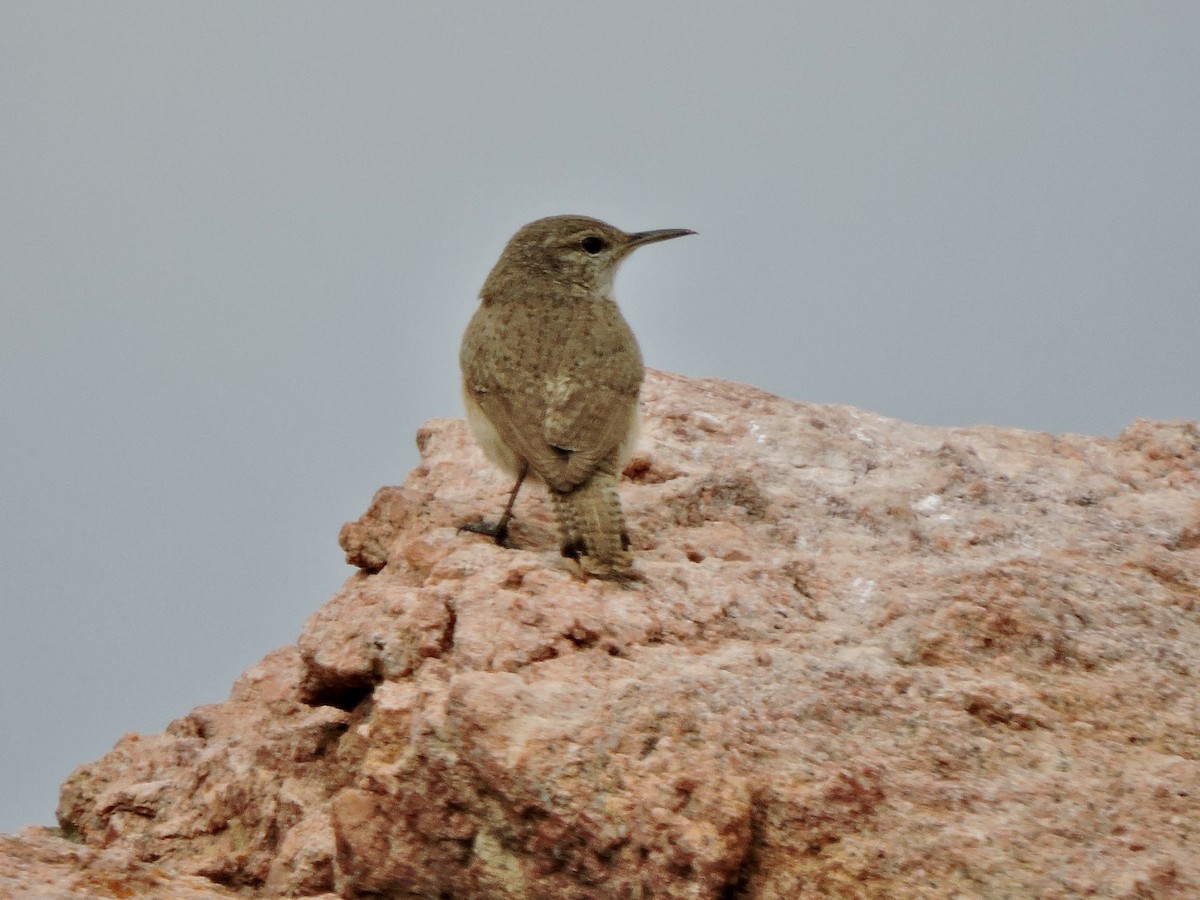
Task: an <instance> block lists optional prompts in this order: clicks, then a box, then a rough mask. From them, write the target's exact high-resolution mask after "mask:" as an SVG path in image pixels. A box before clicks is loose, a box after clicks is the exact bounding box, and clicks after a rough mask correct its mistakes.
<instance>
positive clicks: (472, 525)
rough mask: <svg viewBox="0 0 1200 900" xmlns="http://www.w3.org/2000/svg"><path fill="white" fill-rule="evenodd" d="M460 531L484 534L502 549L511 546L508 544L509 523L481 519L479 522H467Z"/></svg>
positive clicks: (460, 527) (459, 528) (459, 527)
mask: <svg viewBox="0 0 1200 900" xmlns="http://www.w3.org/2000/svg"><path fill="white" fill-rule="evenodd" d="M458 530H459V531H469V532H471V534H482V535H485V536H486V537H490V538H491V539H492V540H494V541H495V542H496V544H497V545H498V546H500V547H508V546H510V545H509V543H508V522H506V521H504V520H503V519H502V520H500V521H499V522H488V521H486V520H484V519H480V520H479V521H478V522H467V523H465V524H463V525H459V526H458Z"/></svg>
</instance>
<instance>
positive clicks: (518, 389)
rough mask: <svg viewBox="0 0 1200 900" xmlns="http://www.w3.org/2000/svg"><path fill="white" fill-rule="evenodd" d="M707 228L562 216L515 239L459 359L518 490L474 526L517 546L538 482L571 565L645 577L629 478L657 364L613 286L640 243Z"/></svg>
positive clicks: (468, 403) (472, 405) (619, 577)
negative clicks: (649, 366)
mask: <svg viewBox="0 0 1200 900" xmlns="http://www.w3.org/2000/svg"><path fill="white" fill-rule="evenodd" d="M695 233H696V232H694V231H692V230H690V229H687V228H661V229H657V230H654V231H637V232H625V231H622V230H621V229H619V228H616V227H614V226H612V225H609V224H607V223H606V222H602V221H600V220H599V219H594V218H591V217H589V216H580V215H562V216H549V217H547V218H543V219H538V220H537V221H535V222H530V223H529V224H528V225H525V226H524V227H522V228H520V229H519V230H518V231H517V232H516V234H514V235H513V236H512V237H511V238H510V239H509V241H508V243H507V244H506V245H505V247H504V250H503V252H502V253H501V254H500V258H499V260H497V262H496V264H495V266H494V267H493V268H492V270H491V272H490V273H489V274H488V276H487V279H486V280H485V281H484V284H483V288H482V290H481V291H480V293H479V301H480V302H479V306H478V308H477V309H476V310H475V313H474V315H473V316H472V317H471V320H470V323H469V324H468V325H467V329H466V332H465V333H464V334H463V340H462V346H461V349H460V352H459V364H460V366H461V369H462V377H463V383H462V389H463V402H464V405H465V407H466V411H467V422H468V424H469V426H470V428H471V431H472V432H473V434H474V436H475V439H476V440H477V441H478V443H479V444H480V446H481V447H482V448H483V451H484V453H485V455H486V456H487V457H488V458H489V459H490V460H491V462H492V463H494V464H495V465H496V466H498V467H499V468H500V469H501V470H502V471H504V472H506V473H507V474H508V475H510V476H511V477H512V478H513V479H514V484H513V487H512V490H511V491H510V493H509V496H508V502H507V504H506V505H505V507H504V512H503V513H502V514H501V516H500V519H499V520H498V521H497V522H495V523H489V522H486V521H480V522H472V523H468V524H466V525H464V526H462V528H463V530H466V531H471V532H475V533H478V534H484V535H488V536H490V537H492V538H494V539H495V541H496V543H497V544H500V545H501V546H507V539H508V526H509V522H510V520H511V518H512V510H513V504H514V503H515V502H516V499H517V494H518V492H519V491H520V490H521V485H522V483H523V482H524V481H525V479H526V478H528V477H530V476H533V477H534V478H536V479H537V480H539V481H541V482H542V483H543V484H544V485H545V487H546V489H547V491H548V492H549V495H550V499H551V504H552V507H553V509H554V512H555V517H556V519H557V521H558V529H559V535H560V539H561V541H560V549H561V551H562V554H563V556H565V557H569V558H571V559H573V560H574V561H575V562H576V563H577V564H578V566H579V569H580V571H581V573H582V574H583V576H584V577H585V578H586V577H589V576H591V577H597V578H602V579H611V580H616V581H632V580H637V579H638V577H639V576H638V575H637V574H636V573H635V571H634V569H633V559H632V554H631V553H630V552H629V547H630V542H629V535H628V533H627V532H626V529H625V520H624V515H623V513H622V510H621V501H620V497H619V495H618V492H617V483H618V479H619V477H620V474H621V471H622V469H623V468H624V466H625V463H626V462H627V461H628V459H629V456H630V455H631V453H632V452H633V444H634V441H635V440H636V438H637V433H638V427H639V424H640V413H639V407H638V398H639V394H640V392H641V386H642V380H643V378H644V376H645V368H644V366H643V363H642V354H641V350H640V348H639V347H638V342H637V339H636V338H635V337H634V335H633V331H632V330H631V329H630V327H629V324H628V323H627V322H626V321H625V318H624V317H623V316H622V315H621V311H620V309H619V308H618V307H617V304H616V301H615V299H614V298H613V279H614V277H615V276H616V272H617V269H618V267H619V266H620V264H621V262H622V261H623V260H624V259H625V258H626V257H628V256H629V254H630V253H632V252H633V251H634V250H636V249H637V248H639V247H644V246H646V245H647V244H654V243H658V242H659V241H666V240H671V239H673V238H678V237H683V236H685V235H690V234H695Z"/></svg>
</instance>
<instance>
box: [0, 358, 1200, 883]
mask: <svg viewBox="0 0 1200 900" xmlns="http://www.w3.org/2000/svg"><path fill="white" fill-rule="evenodd" d="M644 408H645V414H646V415H645V418H646V425H645V429H644V433H643V437H642V441H641V444H640V450H639V452H638V454H637V455H636V456H635V457H634V459H633V461H632V462H631V463H630V465H629V467H628V468H627V469H626V473H625V480H624V483H623V484H622V496H623V500H624V506H625V510H626V514H627V517H628V520H629V530H630V535H631V538H632V540H633V548H634V551H635V555H636V560H637V567H638V569H639V570H640V572H641V573H642V575H643V576H644V582H643V583H641V584H639V585H635V586H633V587H624V586H621V585H619V584H612V583H607V582H599V581H582V580H580V579H578V578H577V577H576V576H575V575H574V574H573V573H572V571H571V569H570V563H569V561H567V560H563V559H562V558H561V557H560V556H559V555H558V554H557V552H556V546H557V535H556V531H555V525H554V521H553V518H552V514H551V510H550V508H549V503H548V500H547V498H546V496H545V494H544V492H543V491H542V490H541V489H540V488H539V487H533V488H532V489H529V490H527V491H526V492H525V493H524V494H523V495H522V497H521V499H520V501H519V502H518V505H517V510H516V514H517V518H516V520H515V522H514V524H513V529H512V540H513V543H514V544H515V546H516V547H517V549H503V548H499V547H496V546H495V545H493V544H491V543H490V542H489V541H488V540H487V539H485V538H481V537H478V536H475V535H470V534H460V533H458V532H457V530H456V526H458V525H459V524H462V523H464V522H467V521H470V520H472V519H477V518H478V517H479V516H480V515H481V514H485V515H488V516H492V517H494V516H496V515H497V514H498V513H499V511H500V509H501V508H502V506H503V503H504V500H505V496H506V491H507V489H508V487H509V485H508V484H507V482H506V481H505V479H504V478H503V476H501V475H500V474H499V473H496V472H493V471H491V470H490V469H489V468H488V466H487V464H486V463H485V462H484V460H483V457H482V455H481V454H480V453H479V451H478V450H477V449H476V448H475V447H474V446H473V445H472V444H471V442H470V440H469V438H468V437H467V433H466V429H465V426H464V424H463V423H462V422H461V421H459V420H442V421H435V422H431V423H429V424H428V425H426V426H425V427H424V428H422V429H421V431H420V433H419V435H418V445H419V447H420V450H421V456H422V461H421V464H420V465H419V466H418V468H417V469H415V470H414V471H413V473H412V474H411V475H410V476H409V477H408V479H407V480H406V481H405V483H404V484H403V485H402V486H400V487H389V488H384V489H382V490H380V491H379V493H378V494H377V495H376V497H375V499H374V502H373V503H372V505H371V508H370V509H369V510H368V512H367V513H366V514H365V515H364V516H363V518H362V519H360V520H359V521H357V522H354V523H350V524H348V525H346V526H345V528H344V529H343V531H342V545H343V547H344V548H345V549H346V551H347V558H348V559H349V560H350V562H352V563H353V564H354V565H356V566H357V567H358V568H359V571H358V572H357V573H356V574H354V575H352V576H351V577H350V578H349V580H348V581H347V582H346V585H345V587H344V588H343V590H342V591H341V592H340V593H339V594H337V595H336V596H335V597H334V598H333V599H332V600H331V601H330V602H329V603H328V604H326V605H325V606H324V607H323V608H322V609H320V610H318V611H317V612H316V613H315V614H314V615H313V616H312V617H311V618H310V619H309V621H308V622H307V624H306V625H305V627H304V631H303V634H302V635H301V637H300V639H299V642H298V643H297V645H296V646H293V647H287V648H284V649H281V650H279V651H276V652H275V653H273V654H271V655H269V656H268V657H266V658H265V659H264V660H263V661H262V662H261V663H259V664H258V665H256V666H254V667H253V668H251V669H250V670H249V671H247V672H246V673H245V674H244V675H243V676H242V677H241V678H240V679H239V680H238V682H237V684H236V685H235V686H234V689H233V692H232V695H231V696H230V698H229V699H228V700H227V701H225V702H224V703H219V704H215V705H212V706H206V707H201V708H199V709H197V710H195V711H193V712H192V713H190V714H189V715H187V716H185V717H183V718H181V719H179V720H177V721H176V722H174V723H173V724H172V725H171V726H170V727H169V728H168V729H167V731H166V733H165V734H159V735H151V736H145V735H128V736H126V737H125V738H123V739H122V740H121V741H120V742H119V743H118V744H117V746H116V747H115V748H114V749H113V750H112V751H111V752H110V753H109V754H108V755H107V756H105V757H104V758H102V759H101V760H99V761H98V762H95V763H91V764H88V765H84V766H82V767H80V768H79V769H78V770H76V772H75V773H73V774H72V775H71V777H70V778H69V780H68V781H67V782H66V784H65V785H64V786H63V790H62V801H61V805H60V807H59V819H60V822H61V824H62V826H63V831H64V834H66V835H67V836H68V837H73V838H75V839H77V840H78V841H80V842H82V844H83V846H79V845H78V844H74V845H72V844H69V843H67V842H65V841H58V842H57V843H54V841H55V839H54V838H52V837H51V836H50V835H49V834H48V833H41V832H34V831H28V830H27V832H26V833H23V834H24V835H25V836H24V837H17V838H14V839H9V843H10V844H12V845H16V849H13V847H9V848H7V849H6V847H5V845H0V854H7V858H9V860H10V861H9V864H8V865H7V868H6V867H5V864H4V863H3V861H2V860H3V857H0V887H3V886H4V884H5V882H4V878H6V877H8V878H10V879H16V880H15V881H13V882H12V883H13V884H17V883H18V881H19V878H17V876H13V875H10V874H8V873H10V872H12V871H14V870H13V865H12V863H11V858H12V855H13V854H14V853H17V852H19V850H20V847H21V846H24V847H25V849H26V851H27V852H33V851H32V850H30V848H31V847H32V846H33V844H34V843H36V842H37V841H41V842H43V843H44V844H46V846H45V847H43V850H42V852H44V853H46V854H50V855H54V854H55V853H57V854H60V855H62V854H67V855H69V854H70V853H71V852H75V853H76V854H78V855H79V857H80V858H81V859H82V858H84V857H85V856H86V855H87V854H90V857H88V858H90V859H92V860H93V862H94V861H95V860H107V861H109V862H108V863H106V864H109V865H118V863H113V862H111V860H114V859H117V860H118V861H119V860H126V861H130V862H128V863H127V864H128V865H133V862H132V861H141V862H142V863H143V864H145V865H147V866H152V867H156V868H154V869H153V871H156V872H161V873H167V872H170V873H178V875H177V876H172V877H178V878H181V879H183V878H187V877H191V878H192V880H190V881H187V882H186V883H185V882H184V881H180V882H179V888H178V892H175V890H174V888H171V889H170V890H167V889H166V888H163V887H161V886H160V887H159V888H158V891H159V892H158V893H153V892H148V893H145V896H163V897H192V896H197V897H199V896H208V895H206V894H203V893H202V892H201V890H200V889H199V888H196V887H195V885H196V884H197V881H196V880H195V878H194V876H203V877H204V878H207V879H210V880H211V881H210V883H214V887H213V889H212V895H213V896H224V895H227V894H232V893H239V894H241V895H243V896H280V895H285V896H317V895H321V894H325V893H331V894H336V895H337V896H340V897H345V898H352V897H409V896H412V897H431V898H593V897H594V898H714V900H718V898H726V900H727V898H777V900H785V898H786V900H792V898H818V897H880V898H883V897H886V898H936V897H960V898H971V897H984V898H999V897H1013V898H1017V897H1022V898H1024V897H1038V898H1057V897H1062V898H1066V897H1088V896H1096V897H1200V849H1198V848H1200V690H1197V679H1198V677H1200V429H1198V428H1197V426H1196V424H1195V423H1192V422H1182V421H1180V422H1148V421H1139V422H1137V423H1135V424H1134V425H1132V426H1131V427H1129V428H1128V429H1126V430H1125V431H1124V432H1123V433H1122V434H1121V435H1120V436H1119V437H1118V438H1117V439H1115V440H1107V439H1101V438H1089V437H1076V436H1063V437H1054V436H1051V435H1047V434H1035V433H1029V432H1022V431H1015V430H1006V429H999V428H988V427H979V428H955V429H944V428H928V427H922V426H917V425H911V424H907V423H903V422H898V421H894V420H891V419H886V418H882V417H880V416H876V415H871V414H868V413H865V412H860V411H858V410H854V409H850V408H846V407H833V406H818V405H812V404H805V403H796V402H791V401H788V400H783V399H780V398H778V397H774V396H771V395H768V394H765V393H763V392H761V391H758V390H755V389H752V388H749V387H745V386H741V385H736V384H732V383H729V382H724V381H715V380H708V381H701V380H691V379H685V378H681V377H678V376H673V375H668V374H664V373H651V375H650V377H649V379H648V381H647V384H646V388H645V391H644ZM31 842H33V843H31ZM72 848H73V849H72ZM80 865H83V863H80ZM139 871H143V870H139ZM64 877H65V876H64ZM147 877H148V876H147ZM163 877H167V876H165V875H164V876H163ZM129 890H130V891H132V892H131V893H125V894H123V893H111V894H104V893H102V892H97V893H96V894H95V896H141V895H142V894H141V893H137V892H136V891H134V889H133V888H130V889H129ZM138 890H140V889H138ZM189 890H190V891H193V893H187V891H189ZM16 896H20V895H16ZM29 896H38V895H36V894H29ZM47 896H58V895H56V894H47ZM62 896H73V895H72V894H67V893H65V892H64V893H63V894H62Z"/></svg>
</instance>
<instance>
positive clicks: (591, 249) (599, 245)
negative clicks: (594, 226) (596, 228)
mask: <svg viewBox="0 0 1200 900" xmlns="http://www.w3.org/2000/svg"><path fill="white" fill-rule="evenodd" d="M579 246H580V247H582V248H583V249H584V250H586V251H587V252H588V253H590V254H592V255H593V256H595V255H596V254H597V253H599V252H600V251H601V250H603V249H604V248H605V247H607V246H608V244H606V243H605V241H604V238H598V237H596V236H595V235H594V234H589V235H588V236H587V237H585V238H584V239H583V240H582V241H580V242H579Z"/></svg>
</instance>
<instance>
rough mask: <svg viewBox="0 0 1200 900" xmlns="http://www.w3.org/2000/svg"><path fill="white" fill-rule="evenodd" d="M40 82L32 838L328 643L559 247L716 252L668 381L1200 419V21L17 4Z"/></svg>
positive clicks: (6, 423)
mask: <svg viewBox="0 0 1200 900" xmlns="http://www.w3.org/2000/svg"><path fill="white" fill-rule="evenodd" d="M0 79H2V80H0V86H2V88H3V89H2V90H0V429H2V430H0V604H2V609H3V623H4V624H3V628H2V630H0V716H2V719H3V722H4V727H3V729H0V831H11V830H13V829H15V828H17V827H18V826H20V825H22V824H25V823H29V822H49V821H51V820H52V817H53V809H54V806H55V803H56V800H57V786H58V784H59V783H60V782H61V781H62V780H63V778H65V777H66V775H67V774H68V773H69V772H70V770H71V769H72V768H73V767H74V766H75V765H76V764H78V763H81V762H85V761H88V760H91V759H94V758H96V757H98V756H99V755H101V754H102V753H104V752H105V751H106V750H107V749H108V748H109V747H110V746H111V745H112V744H113V742H114V741H115V740H116V739H117V738H118V737H119V736H120V735H121V734H122V733H124V732H126V731H149V732H152V731H159V730H161V729H162V728H163V727H164V726H165V725H166V724H167V722H168V721H169V720H171V719H172V718H175V717H177V716H179V715H182V714H184V713H186V712H187V711H188V710H190V709H191V708H192V707H193V706H195V705H197V704H200V703H206V702H213V701H216V700H220V699H222V698H224V697H225V696H226V693H227V691H228V688H229V685H230V683H231V682H232V681H233V679H234V678H235V677H236V676H237V674H238V673H239V672H240V671H242V670H243V669H244V668H246V667H247V666H249V665H251V664H253V663H254V662H255V661H256V660H257V659H258V658H260V657H261V656H262V655H263V653H265V652H266V651H268V650H270V649H272V648H273V647H276V646H279V645H281V644H285V643H288V642H291V641H292V640H294V638H295V637H296V635H297V634H298V632H299V630H300V627H301V624H302V622H303V620H304V618H305V617H306V616H307V615H308V614H309V613H310V612H312V611H313V610H314V609H316V608H317V607H318V606H319V605H320V604H321V603H322V602H323V601H324V600H325V599H326V598H327V597H328V596H329V595H330V594H331V593H332V592H333V591H334V590H336V589H337V587H338V585H339V584H340V582H341V580H342V579H343V578H344V577H346V576H347V575H348V574H349V572H350V570H349V569H348V568H347V567H346V566H345V564H344V562H343V560H342V554H341V551H340V550H339V549H338V547H337V532H338V528H339V527H340V525H341V523H342V522H343V521H344V520H347V519H352V518H355V517H357V516H358V515H359V514H360V513H361V512H362V511H363V510H364V509H365V508H366V506H367V503H368V502H369V500H370V498H371V495H372V493H373V492H374V490H375V488H377V487H378V486H380V485H383V484H395V483H398V482H400V481H401V480H402V479H403V478H404V476H405V474H406V473H407V471H408V469H409V468H411V467H412V466H413V465H414V463H415V461H416V451H415V449H414V446H413V435H414V431H415V429H416V428H417V426H418V425H419V424H420V423H421V422H422V421H423V420H425V419H427V418H431V417H438V416H458V415H460V414H461V413H460V406H459V399H458V390H457V377H458V375H457V348H458V340H459V336H460V335H461V332H462V329H463V327H464V325H465V323H466V321H467V319H468V317H469V316H470V314H471V312H472V310H473V308H474V302H475V299H474V298H475V296H476V293H477V291H478V289H479V286H480V284H482V282H483V279H484V276H485V275H486V274H487V271H488V269H489V268H490V266H491V264H492V262H493V261H494V259H495V258H496V256H497V255H498V253H499V252H500V249H501V247H502V246H503V243H504V241H505V240H506V239H507V238H508V236H509V235H510V234H511V233H512V232H513V231H514V230H515V229H516V228H517V227H518V226H520V225H521V224H523V223H524V222H526V221H529V220H531V219H534V218H537V217H539V216H543V215H548V214H554V213H566V212H576V213H585V214H589V215H595V216H598V217H600V218H603V219H606V220H608V221H611V222H612V223H614V224H616V225H618V226H620V227H623V228H626V229H631V230H638V229H647V228H660V227H686V228H693V229H696V230H697V231H699V232H700V235H699V236H698V237H695V238H688V239H687V240H686V241H679V242H672V243H670V244H664V245H662V246H659V247H654V248H650V249H647V250H644V251H642V252H641V253H640V254H638V255H637V256H635V257H634V258H633V259H632V260H631V261H630V262H629V263H628V264H627V265H626V266H625V268H624V270H623V272H622V275H621V277H620V278H619V279H618V282H617V293H618V297H619V299H620V300H621V301H622V305H623V308H624V309H625V311H626V315H627V317H628V318H629V320H630V322H631V324H632V325H633V327H634V330H635V331H636V332H637V334H638V336H639V339H640V341H641V344H642V349H643V352H644V355H645V357H646V360H647V363H648V364H649V365H652V366H655V367H658V368H665V369H670V370H674V371H677V372H682V373H685V374H690V375H717V376H722V377H725V378H732V379H736V380H739V381H744V382H749V383H752V384H755V385H758V386H760V387H763V388H766V389H768V390H771V391H775V392H777V393H779V394H783V395H785V396H787V397H792V398H796V399H803V400H813V401H819V402H835V403H849V404H854V405H857V406H862V407H865V408H867V409H870V410H874V411H878V412H882V413H885V414H887V415H890V416H895V417H899V418H904V419H910V420H914V421H917V422H923V423H928V424H961V425H968V424H975V423H990V424H997V425H1013V426H1020V427H1024V428H1033V429H1039V430H1048V431H1056V432H1057V431H1076V432H1084V433H1092V434H1108V435H1112V434H1115V433H1116V432H1117V431H1119V430H1120V429H1121V428H1122V427H1123V426H1124V425H1126V424H1128V423H1129V422H1130V421H1132V420H1133V419H1134V418H1137V417H1153V418H1172V417H1184V418H1192V419H1195V418H1200V392H1198V391H1197V386H1198V384H1200V352H1198V351H1197V347H1198V346H1200V176H1198V174H1197V173H1198V170H1200V166H1198V165H1197V162H1198V160H1200V16H1198V15H1197V7H1196V4H1195V2H1194V0H1187V2H1180V3H1174V4H1171V3H1153V2H1138V3H1103V2H1094V3H1086V4H1084V3H1074V2H1071V3H1061V2H1047V0H1037V2H1029V3H1024V2H1008V3H1004V4H978V3H958V2H944V3H927V2H922V3H893V2H875V3H844V2H841V0H838V2H829V3H806V4H797V3H792V2H775V3H766V2H764V3H757V4H741V5H739V4H729V3H699V4H697V3H645V2H641V3H614V2H608V3H604V4H595V3H590V4H581V3H579V4H577V3H562V2H536V3H534V2H527V3H520V4H483V3H438V4H417V3H386V4H385V3H358V4H352V5H351V4H341V3H327V4H314V3H306V2H287V3H261V2H260V3H246V4H215V3H210V2H204V3H189V2H174V3H170V4H164V3H158V2H146V3H130V2H108V3H102V4H89V3H69V4H67V3H61V2H56V0H38V2H36V3H22V2H14V0H3V2H0Z"/></svg>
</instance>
